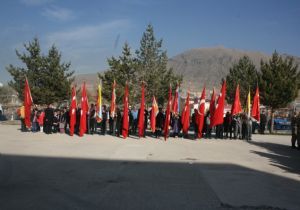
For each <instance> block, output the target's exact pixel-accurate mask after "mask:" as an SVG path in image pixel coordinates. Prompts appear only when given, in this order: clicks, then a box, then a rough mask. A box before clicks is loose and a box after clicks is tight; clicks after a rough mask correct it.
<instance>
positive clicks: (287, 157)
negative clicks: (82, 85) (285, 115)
mask: <svg viewBox="0 0 300 210" xmlns="http://www.w3.org/2000/svg"><path fill="white" fill-rule="evenodd" d="M17 128H18V127H17V126H9V125H0V209H172V210H173V209H205V210H209V209H217V210H218V209H220V210H222V209H276V208H277V209H290V210H296V209H299V207H300V199H299V195H300V151H297V150H292V149H291V148H290V147H289V143H290V137H288V136H267V135H265V136H261V135H255V136H254V140H253V141H252V142H250V143H248V142H245V141H240V140H198V141H193V140H183V139H169V140H168V141H167V142H165V141H163V140H157V139H153V138H149V137H148V138H146V139H140V140H139V139H136V138H128V139H126V140H123V139H120V138H115V137H111V136H105V137H103V136H98V135H94V136H85V137H83V138H79V137H77V136H75V137H69V136H67V135H61V134H55V135H45V134H42V133H35V134H33V133H21V132H20V131H19V130H17ZM271 207H272V208H271Z"/></svg>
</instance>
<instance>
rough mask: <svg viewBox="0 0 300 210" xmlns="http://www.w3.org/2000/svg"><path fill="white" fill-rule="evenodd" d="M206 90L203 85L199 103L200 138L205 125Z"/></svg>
mask: <svg viewBox="0 0 300 210" xmlns="http://www.w3.org/2000/svg"><path fill="white" fill-rule="evenodd" d="M205 92H206V88H205V86H204V87H203V90H202V94H201V98H200V105H199V117H198V120H199V122H198V138H202V130H203V125H204V117H205V116H204V115H205V113H204V112H205Z"/></svg>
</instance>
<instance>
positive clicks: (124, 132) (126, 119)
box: [122, 82, 129, 139]
mask: <svg viewBox="0 0 300 210" xmlns="http://www.w3.org/2000/svg"><path fill="white" fill-rule="evenodd" d="M128 95H129V90H128V82H126V85H125V94H124V98H123V103H124V110H123V123H122V136H123V138H124V139H126V138H127V137H128V132H129V130H128V129H129V116H128V112H129V110H128V109H129V101H128Z"/></svg>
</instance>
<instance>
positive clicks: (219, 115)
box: [210, 80, 226, 127]
mask: <svg viewBox="0 0 300 210" xmlns="http://www.w3.org/2000/svg"><path fill="white" fill-rule="evenodd" d="M225 95H226V81H225V80H224V82H223V84H222V88H221V92H220V95H219V98H218V103H217V106H216V109H215V111H214V115H213V116H212V120H211V122H210V127H213V126H216V125H220V124H223V121H224V118H223V115H224V105H225Z"/></svg>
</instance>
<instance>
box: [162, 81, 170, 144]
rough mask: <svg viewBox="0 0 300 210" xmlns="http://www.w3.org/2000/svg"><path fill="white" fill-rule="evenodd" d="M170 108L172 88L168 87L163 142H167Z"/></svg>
mask: <svg viewBox="0 0 300 210" xmlns="http://www.w3.org/2000/svg"><path fill="white" fill-rule="evenodd" d="M171 106H172V88H171V85H170V87H169V97H168V104H167V110H166V119H165V125H164V138H165V141H166V140H167V138H168V134H169V125H170V120H171Z"/></svg>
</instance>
